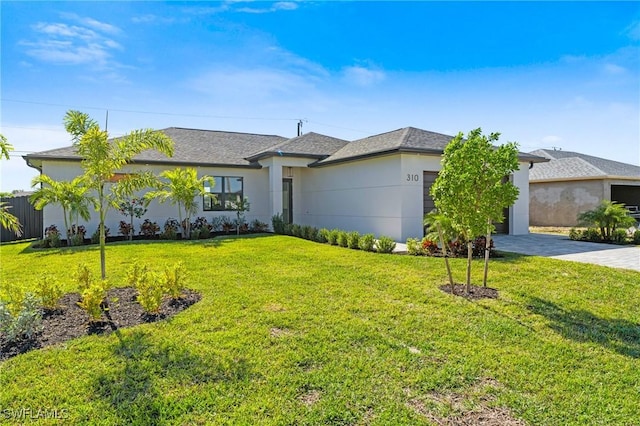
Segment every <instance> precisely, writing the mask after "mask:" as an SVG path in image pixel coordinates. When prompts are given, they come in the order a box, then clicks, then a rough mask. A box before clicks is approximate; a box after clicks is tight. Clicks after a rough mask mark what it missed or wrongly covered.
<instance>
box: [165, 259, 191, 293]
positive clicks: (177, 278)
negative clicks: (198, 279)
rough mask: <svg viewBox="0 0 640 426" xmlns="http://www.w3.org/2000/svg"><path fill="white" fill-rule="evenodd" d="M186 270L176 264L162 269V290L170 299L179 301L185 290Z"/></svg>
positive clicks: (179, 264) (182, 265)
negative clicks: (163, 289)
mask: <svg viewBox="0 0 640 426" xmlns="http://www.w3.org/2000/svg"><path fill="white" fill-rule="evenodd" d="M186 280H187V268H186V267H185V266H184V263H182V262H178V263H176V264H175V265H173V266H167V267H165V269H164V288H165V290H166V292H167V293H168V294H169V296H171V298H172V299H179V298H180V296H181V295H182V291H183V290H184V289H185V284H186Z"/></svg>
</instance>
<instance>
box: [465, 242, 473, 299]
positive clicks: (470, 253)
mask: <svg viewBox="0 0 640 426" xmlns="http://www.w3.org/2000/svg"><path fill="white" fill-rule="evenodd" d="M472 258H473V242H472V241H467V291H466V294H469V293H470V292H471V259H472Z"/></svg>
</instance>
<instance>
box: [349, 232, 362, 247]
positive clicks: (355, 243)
mask: <svg viewBox="0 0 640 426" xmlns="http://www.w3.org/2000/svg"><path fill="white" fill-rule="evenodd" d="M359 243H360V233H359V232H358V231H352V232H349V233H348V234H347V247H349V248H350V249H354V250H358V249H359V248H360V247H359Z"/></svg>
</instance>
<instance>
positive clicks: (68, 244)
mask: <svg viewBox="0 0 640 426" xmlns="http://www.w3.org/2000/svg"><path fill="white" fill-rule="evenodd" d="M62 216H63V217H64V232H65V235H66V236H67V246H70V245H71V238H69V221H68V220H67V209H65V208H64V207H63V208H62Z"/></svg>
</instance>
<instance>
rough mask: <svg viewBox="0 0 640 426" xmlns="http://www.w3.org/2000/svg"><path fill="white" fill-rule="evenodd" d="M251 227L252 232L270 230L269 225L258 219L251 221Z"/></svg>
mask: <svg viewBox="0 0 640 426" xmlns="http://www.w3.org/2000/svg"><path fill="white" fill-rule="evenodd" d="M249 229H250V230H251V232H267V231H268V230H269V225H268V224H266V223H264V222H260V221H259V220H258V219H256V220H254V221H252V222H251V224H250V225H249Z"/></svg>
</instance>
